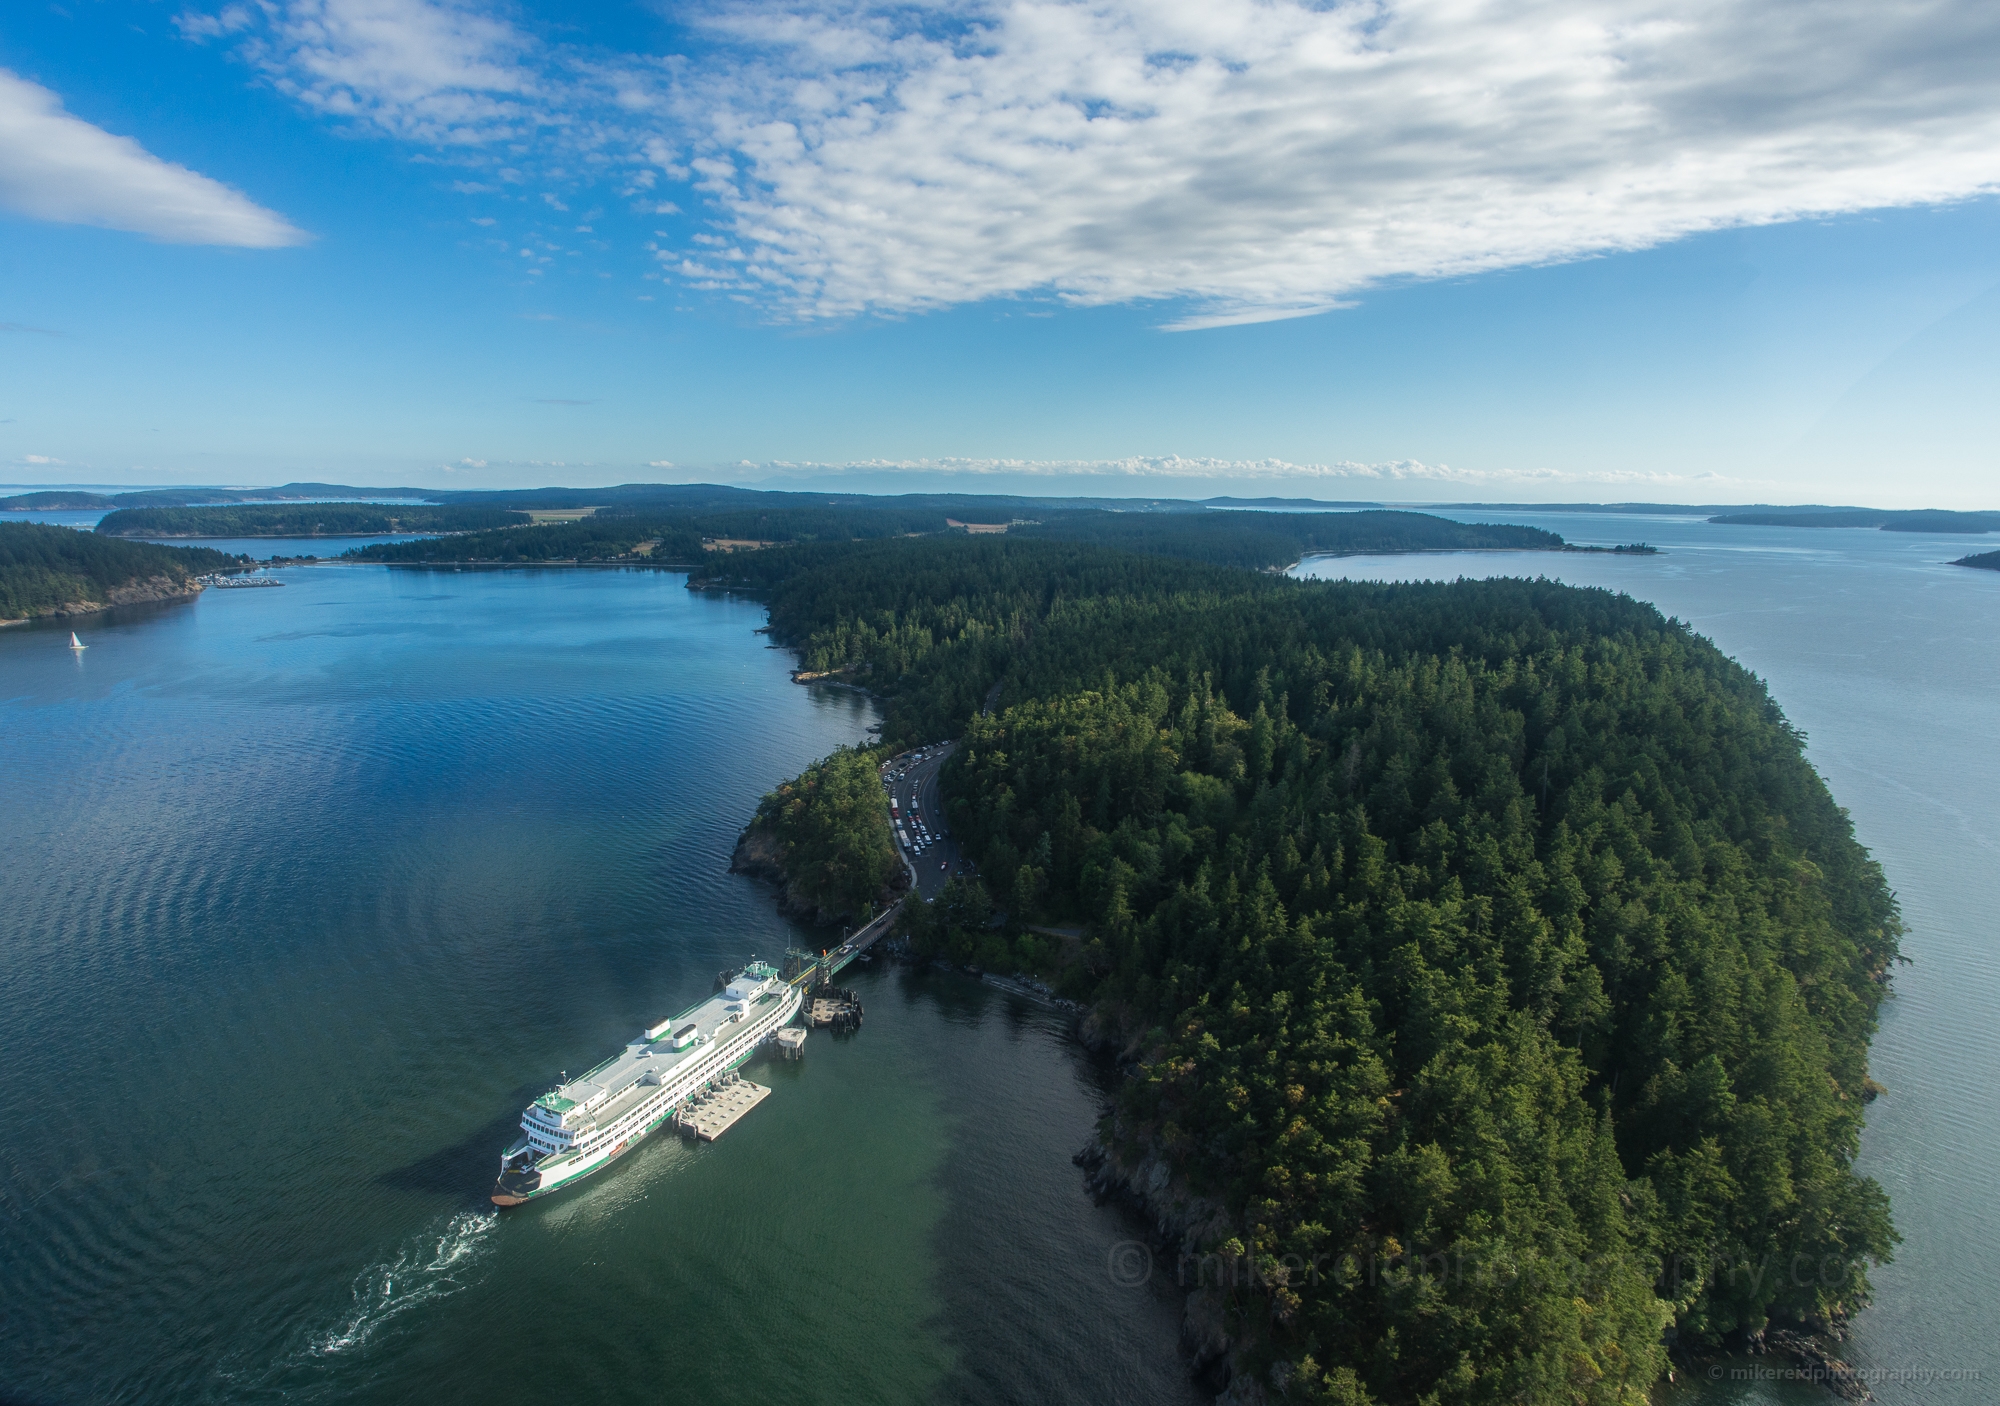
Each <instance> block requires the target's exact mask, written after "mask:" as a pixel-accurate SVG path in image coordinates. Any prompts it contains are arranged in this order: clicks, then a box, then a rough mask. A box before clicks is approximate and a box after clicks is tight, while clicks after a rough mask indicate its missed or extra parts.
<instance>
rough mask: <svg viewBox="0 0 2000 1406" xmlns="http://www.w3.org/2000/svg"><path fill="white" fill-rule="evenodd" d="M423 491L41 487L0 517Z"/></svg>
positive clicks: (415, 496)
mask: <svg viewBox="0 0 2000 1406" xmlns="http://www.w3.org/2000/svg"><path fill="white" fill-rule="evenodd" d="M434 496H437V495H433V494H432V493H431V492H430V491H429V490H427V489H422V488H356V487H354V486H353V485H351V484H344V483H287V484H281V485H280V486H278V487H276V488H135V489H131V490H130V491H128V492H124V493H92V492H90V491H88V490H86V489H80V488H44V489H38V490H36V491H35V492H32V493H16V494H14V495H13V496H12V497H8V498H0V512H5V513H58V512H88V511H90V510H92V509H99V508H184V507H191V506H194V505H197V504H202V503H265V502H285V501H291V500H303V499H309V498H407V499H410V500H412V501H415V502H423V501H425V500H426V499H429V498H432V497H434Z"/></svg>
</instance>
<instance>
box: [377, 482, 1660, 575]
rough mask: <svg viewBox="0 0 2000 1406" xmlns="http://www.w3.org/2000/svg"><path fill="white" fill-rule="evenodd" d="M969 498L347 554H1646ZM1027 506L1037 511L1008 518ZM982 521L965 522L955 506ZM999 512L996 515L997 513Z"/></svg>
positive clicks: (1242, 516)
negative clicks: (1030, 550)
mask: <svg viewBox="0 0 2000 1406" xmlns="http://www.w3.org/2000/svg"><path fill="white" fill-rule="evenodd" d="M995 508H996V505H995V504H994V503H992V502H990V501H982V500H980V499H976V498H971V499H964V500H959V501H957V502H950V501H947V502H945V503H944V504H942V505H932V504H929V503H922V504H909V503H905V502H902V501H900V500H897V499H882V500H877V501H875V502H866V503H838V504H830V505H824V506H819V507H805V506H784V507H745V508H725V509H721V510H716V509H712V508H708V509H697V510H692V511H689V510H680V509H672V510H670V509H666V508H651V509H649V508H647V507H645V506H643V505H630V506H625V507H619V508H615V509H600V510H599V511H597V512H596V513H594V514H593V515H592V516H590V517H587V518H583V519H580V520H578V521H575V522H564V523H546V524H542V525H540V526H535V527H515V528H505V529H499V530H495V531H488V532H472V533H467V534H464V535H461V536H455V537H448V538H438V539H435V540H426V541H419V542H382V543H375V544H372V545H370V546H366V547H361V548H357V549H356V550H354V551H353V552H350V553H349V554H348V555H350V556H352V557H354V558H355V559H357V560H361V561H382V562H397V563H419V562H440V563H443V562H451V563H479V564H493V565H517V564H526V563H531V562H576V563H586V562H587V563H602V564H610V563H629V562H637V561H650V562H654V563H663V564H664V563H672V564H679V565H692V564H698V563H701V562H702V561H703V560H704V559H705V558H707V557H708V556H710V555H713V554H717V553H724V554H728V555H731V556H740V555H742V554H744V552H745V551H746V550H752V551H754V550H764V549H770V548H776V547H784V548H788V549H790V548H797V547H802V546H809V545H823V544H827V543H839V542H853V541H881V540H887V539H892V538H903V537H923V536H944V537H953V538H962V537H966V536H976V535H994V536H999V535H1005V536H1009V537H1013V538H1024V537H1025V538H1033V539H1041V540H1050V541H1075V542H1097V543H1103V544H1107V545H1116V546H1123V547H1129V548H1131V549H1132V550H1134V551H1143V552H1149V553H1157V554H1161V555H1166V556H1175V557H1184V558H1188V559H1190V560H1194V561H1207V562H1214V563H1217V564H1221V565H1228V566H1241V567H1251V568H1261V569H1265V570H1282V569H1283V568H1285V567H1287V566H1290V565H1292V564H1293V563H1295V562H1297V561H1298V560H1299V559H1300V558H1301V557H1305V556H1310V555H1315V554H1327V555H1334V554H1351V553H1370V552H1419V551H1492V550H1504V551H1574V550H1617V551H1621V552H1623V551H1632V552H1644V551H1650V550H1652V549H1651V548H1648V547H1644V546H1639V545H1634V546H1630V547H1620V548H1616V549H1605V548H1587V549H1578V548H1573V547H1570V546H1569V545H1568V544H1567V543H1565V542H1564V541H1563V539H1562V538H1561V537H1560V536H1559V535H1558V534H1556V533H1553V532H1545V531H1543V530H1541V529H1540V528H1534V527H1515V526H1511V525H1507V524H1492V523H1464V522H1455V521H1453V520H1451V519H1449V518H1440V517H1432V516H1430V515H1429V514H1426V513H1411V512H1389V511H1361V512H1341V513H1264V512H1230V511H1223V510H1200V511H1192V512H1183V511H1160V512H1119V511H1111V510H1108V509H1103V508H1058V509H1050V508H1027V509H1022V508H1018V507H1015V508H1008V507H1001V508H1000V510H999V511H998V512H997V513H996V511H995ZM1020 511H1027V512H1030V513H1032V516H1026V517H1020V516H1009V515H1008V514H1009V513H1010V512H1020ZM975 512H979V513H983V514H986V515H987V516H986V517H984V518H982V519H979V520H976V521H972V522H967V521H965V520H962V519H960V518H957V517H955V516H954V514H956V513H964V514H971V513H975ZM994 517H997V518H998V519H999V520H997V521H995V520H992V519H993V518H994Z"/></svg>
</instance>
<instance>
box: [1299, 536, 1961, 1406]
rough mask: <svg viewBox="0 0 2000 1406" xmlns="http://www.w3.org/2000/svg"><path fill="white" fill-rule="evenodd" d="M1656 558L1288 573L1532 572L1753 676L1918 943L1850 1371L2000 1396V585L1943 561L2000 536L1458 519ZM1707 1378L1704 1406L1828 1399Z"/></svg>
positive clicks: (1727, 1375)
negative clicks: (1896, 1241)
mask: <svg viewBox="0 0 2000 1406" xmlns="http://www.w3.org/2000/svg"><path fill="white" fill-rule="evenodd" d="M1449 515H1450V516H1453V517H1460V518H1463V519H1465V520H1467V521H1482V522H1521V523H1526V524H1528V525H1530V526H1536V527H1546V528H1548V529H1550V530H1551V531H1555V532H1560V533H1561V534H1562V535H1563V536H1564V538H1565V539H1566V540H1568V541H1571V542H1576V543H1584V544H1601V545H1612V544H1617V543H1623V542H1634V541H1644V542H1649V543H1651V544H1653V545H1655V546H1658V547H1661V548H1662V549H1663V550H1662V551H1661V553H1660V555H1658V556H1645V557H1620V556H1596V555H1588V556H1586V555H1579V554H1555V553H1523V552H1462V553H1436V554H1413V555H1409V556H1395V557H1321V558H1314V559H1310V560H1308V561H1306V562H1303V563H1301V564H1300V566H1299V567H1297V568H1296V569H1295V571H1294V574H1295V575H1301V576H1313V577H1322V578H1332V577H1344V578H1352V579H1357V580H1397V581H1414V580H1451V579H1454V578H1456V577H1460V576H1465V577H1487V576H1500V575H1509V576H1521V575H1528V576H1533V575H1541V576H1547V577H1550V578H1552V579H1555V580H1560V581H1566V582H1569V583H1571V584H1574V585H1581V586H1602V587H1606V588H1608V589H1611V590H1616V591H1623V592H1625V593H1627V594H1630V595H1632V596H1636V597H1638V598H1639V599H1641V600H1647V601H1651V602H1653V603H1654V604H1655V605H1657V606H1658V607H1659V608H1660V609H1661V610H1662V611H1663V612H1665V613H1666V614H1668V615H1670V616H1675V617H1677V618H1679V619H1681V620H1684V621H1686V622H1687V623H1689V624H1690V625H1692V626H1693V627H1694V628H1695V629H1696V630H1698V631H1699V632H1701V633H1702V634H1704V635H1707V636H1708V637H1709V638H1710V639H1712V640H1714V641H1715V642H1716V644H1718V645H1719V646H1721V648H1722V649H1723V650H1724V651H1726V652H1727V653H1729V654H1730V655H1732V656H1733V657H1734V658H1736V659H1737V660H1738V661H1740V662H1741V663H1742V664H1744V665H1745V666H1746V667H1748V668H1749V669H1751V670H1752V671H1753V672H1755V673H1756V674H1758V675H1759V676H1760V677H1762V678H1763V679H1764V680H1765V682H1766V683H1767V684H1768V685H1769V687H1770V689H1771V693H1772V695H1773V696H1774V697H1775V698H1776V699H1777V701H1778V703H1779V704H1780V705H1781V706H1782V707H1783V708H1784V710H1785V713H1786V716H1788V717H1789V718H1790V719H1791V720H1792V722H1793V723H1794V724H1796V725H1797V726H1799V727H1800V728H1802V729H1804V730H1805V732H1806V733H1807V735H1808V743H1807V755H1808V756H1809V757H1810V758H1811V760H1812V762H1813V764H1814V765H1815V766H1816V767H1818V769H1819V771H1820V773H1821V774H1822V775H1823V776H1825V777H1826V779H1827V783H1828V784H1829V785H1830V786H1831V787H1832V790H1833V794H1834V796H1835V798H1836V799H1837V800H1838V801H1839V802H1840V803H1841V804H1842V805H1844V806H1846V807H1847V808H1848V810H1849V812H1850V813H1851V814H1852V815H1853V818H1854V826H1855V831H1856V833H1857V835H1858V836H1859V837H1860V840H1861V842H1862V843H1863V844H1865V845H1867V846H1868V848H1869V849H1870V850H1872V851H1873V852H1874V854H1875V856H1876V858H1877V859H1879V860H1880V861H1881V863H1882V866H1883V869H1884V871H1885V872H1886V873H1887V875H1888V878H1889V882H1890V885H1891V886H1892V887H1893V888H1894V889H1895V890H1896V892H1897V895H1898V897H1899V899H1900V900H1901V903H1902V909H1903V918H1904V921H1905V923H1906V924H1907V925H1908V927H1909V932H1908V933H1907V935H1906V936H1905V937H1904V939H1903V952H1904V954H1905V955H1906V956H1908V958H1909V959H1910V962H1909V965H1907V966H1903V967H1900V968H1898V970H1897V972H1896V975H1895V995H1894V997H1893V999H1891V1000H1889V1001H1887V1002H1886V1003H1885V1004H1884V1006H1883V1009H1882V1025H1881V1030H1880V1032H1879V1033H1878V1034H1877V1036H1876V1038H1875V1043H1874V1050H1873V1055H1872V1059H1871V1063H1872V1067H1873V1072H1874V1075H1875V1077H1876V1078H1877V1079H1878V1080H1880V1081H1881V1082H1882V1083H1884V1084H1886V1085H1887V1086H1888V1088H1889V1093H1888V1094H1887V1096H1886V1097H1883V1098H1880V1099H1878V1100H1876V1101H1875V1103H1874V1104H1872V1105H1871V1106H1870V1109H1869V1113H1868V1127H1867V1131H1866V1133H1865V1135H1864V1138H1863V1142H1862V1155H1861V1160H1860V1168H1861V1170H1862V1171H1864V1172H1865V1173H1867V1174H1868V1175H1870V1176H1873V1177H1875V1178H1876V1179H1877V1180H1879V1181H1880V1182H1881V1183H1882V1185H1883V1187H1884V1188H1886V1189H1887V1191H1888V1193H1889V1196H1890V1198H1891V1200H1892V1202H1893V1205H1894V1214H1895V1219H1896V1224H1897V1227H1898V1229H1899V1230H1900V1231H1901V1233H1902V1236H1903V1243H1902V1245H1901V1246H1900V1247H1899V1248H1898V1250H1897V1252H1896V1258H1895V1261H1894V1262H1893V1263H1892V1264H1889V1265H1887V1266H1885V1267H1883V1268H1882V1269H1880V1270H1878V1271H1876V1272H1874V1273H1873V1274H1872V1275H1871V1278H1872V1280H1873V1282H1874V1284H1875V1287H1876V1303H1875V1305H1874V1306H1873V1307H1872V1308H1870V1309H1868V1310H1867V1311H1866V1312H1865V1313H1863V1314H1861V1315H1860V1316H1859V1317H1858V1318H1857V1319H1856V1321H1855V1325H1854V1328H1855V1332H1854V1339H1853V1341H1852V1343H1850V1344H1849V1345H1848V1347H1847V1348H1846V1349H1844V1351H1845V1354H1846V1357H1847V1359H1848V1360H1849V1361H1850V1362H1851V1363H1853V1364H1854V1365H1855V1366H1857V1367H1859V1368H1861V1369H1863V1371H1864V1372H1866V1373H1868V1374H1870V1379H1869V1384H1870V1386H1871V1388H1872V1390H1873V1391H1874V1392H1875V1395H1876V1397H1877V1398H1878V1399H1879V1400H1881V1401H1883V1402H1885V1403H1890V1406H1898V1404H1899V1403H1919V1402H1921V1403H1929V1402H1952V1403H1970V1402H1991V1401H2000V1338H1996V1336H1995V1334H1994V1332H1993V1325H1994V1323H1995V1321H1996V1319H2000V1170H1996V1169H2000V572H1992V571H1978V570H1972V569H1969V568H1966V567H1955V566H1950V565H1947V564H1946V563H1948V562H1950V561H1951V560H1953V559H1954V558H1957V557H1961V556H1965V555H1967V554H1968V553H1973V552H1982V551H1991V550H1993V549H1994V547H1995V546H2000V540H1996V538H1994V537H1992V536H1975V535H1950V536H1933V535H1929V534H1921V533H1899V532H1880V531H1873V530H1866V529H1853V528H1841V529H1830V530H1829V529H1816V530H1815V529H1797V528H1759V527H1725V526H1720V525H1714V524H1710V523H1707V522H1704V521H1701V520H1699V519H1695V518H1666V519H1662V518H1658V517H1650V516H1648V517H1639V516H1632V517H1614V516H1610V515H1602V514H1585V513H1577V514H1505V513H1488V512H1479V511H1476V510H1467V511H1464V512H1453V513H1451V514H1449ZM1778 1365H1782V1364H1777V1363H1773V1362H1772V1361H1771V1360H1770V1359H1759V1360H1757V1361H1755V1362H1751V1361H1741V1362H1734V1363H1723V1364H1718V1367H1717V1368H1716V1369H1714V1370H1716V1371H1718V1372H1719V1373H1720V1375H1721V1378H1722V1379H1721V1381H1719V1382H1718V1383H1714V1384H1710V1383H1708V1382H1706V1381H1701V1382H1697V1383H1695V1384H1693V1390H1692V1391H1691V1392H1690V1393H1688V1397H1689V1399H1691V1400H1701V1401H1703V1402H1715V1403H1721V1402H1766V1401H1786V1402H1793V1401H1796V1402H1826V1401H1832V1400H1834V1398H1833V1397H1832V1396H1831V1395H1829V1394H1827V1393H1826V1392H1825V1391H1824V1390H1822V1389H1821V1388H1819V1387H1817V1386H1789V1385H1785V1384H1780V1383H1772V1382H1769V1381H1758V1380H1755V1379H1754V1378H1753V1376H1752V1374H1755V1373H1757V1372H1760V1371H1765V1370H1768V1369H1769V1368H1771V1367H1773V1366H1778Z"/></svg>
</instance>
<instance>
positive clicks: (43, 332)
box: [0, 322, 62, 337]
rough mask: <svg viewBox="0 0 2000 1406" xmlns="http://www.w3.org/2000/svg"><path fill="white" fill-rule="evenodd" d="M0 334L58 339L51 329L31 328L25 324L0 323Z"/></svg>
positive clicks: (58, 333)
mask: <svg viewBox="0 0 2000 1406" xmlns="http://www.w3.org/2000/svg"><path fill="white" fill-rule="evenodd" d="M0 332H25V333H28V334H30V335H32V336H36V337H60V336H62V333H60V332H58V331H57V330H56V329H55V328H53V327H31V326H29V325H28V324H27V323H25V322H0Z"/></svg>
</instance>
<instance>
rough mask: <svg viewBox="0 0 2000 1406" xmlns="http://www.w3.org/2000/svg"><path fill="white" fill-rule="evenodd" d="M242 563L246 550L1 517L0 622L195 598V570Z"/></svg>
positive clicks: (225, 568) (226, 568)
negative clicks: (105, 534)
mask: <svg viewBox="0 0 2000 1406" xmlns="http://www.w3.org/2000/svg"><path fill="white" fill-rule="evenodd" d="M245 564H246V561H245V559H244V558H242V557H236V556H231V555H229V554H228V553H225V552H218V551H213V550H211V549H209V548H207V547H162V546H157V545H155V544H153V543H150V542H124V541H119V540H117V539H115V538H101V537H97V536H94V535H93V534H91V533H87V532H78V531H76V530H74V529H73V528H68V527H51V526H48V525H47V524H44V523H38V522H5V523H0V624H4V625H19V624H24V623H26V622H27V621H29V620H31V619H34V618H36V617H38V616H52V615H87V614H91V613H93V612H95V611H99V610H108V609H110V608H111V607H112V606H114V605H137V604H140V603H143V602H147V601H161V600H177V599H181V598H184V597H192V596H196V595H199V594H201V590H202V586H201V582H199V581H198V580H196V579H195V578H196V577H199V576H204V575H207V574H209V573H210V572H216V571H235V570H241V569H242V568H243V567H244V565H245Z"/></svg>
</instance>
